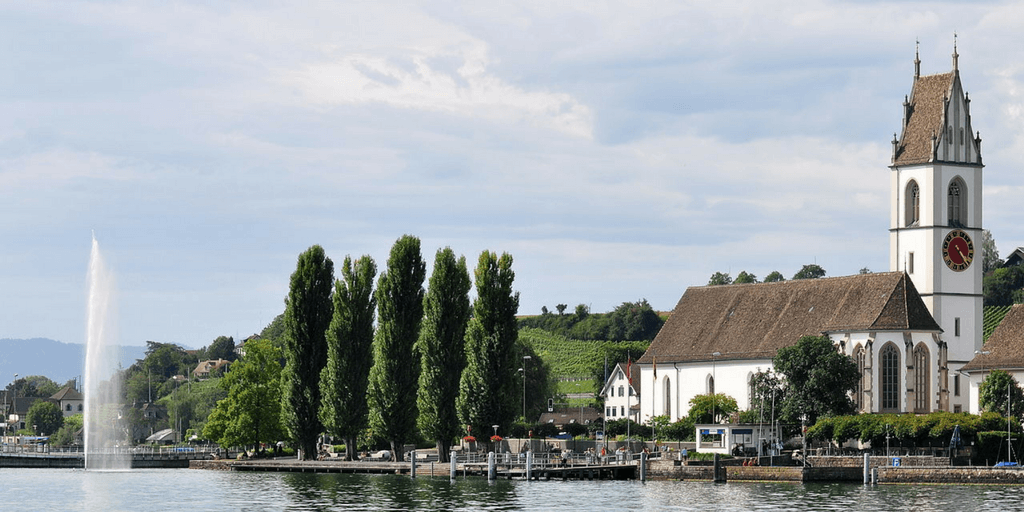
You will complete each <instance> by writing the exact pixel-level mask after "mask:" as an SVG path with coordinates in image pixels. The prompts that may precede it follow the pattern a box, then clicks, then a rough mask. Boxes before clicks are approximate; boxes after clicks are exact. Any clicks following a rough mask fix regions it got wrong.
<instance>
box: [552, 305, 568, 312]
mask: <svg viewBox="0 0 1024 512" xmlns="http://www.w3.org/2000/svg"><path fill="white" fill-rule="evenodd" d="M567 307H569V306H567V305H565V304H558V305H556V306H555V309H557V310H558V314H559V315H561V314H564V313H565V308H567Z"/></svg>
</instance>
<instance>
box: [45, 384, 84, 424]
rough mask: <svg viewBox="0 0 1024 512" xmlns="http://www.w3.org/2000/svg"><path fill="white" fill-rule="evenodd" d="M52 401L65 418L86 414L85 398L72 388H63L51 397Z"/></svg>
mask: <svg viewBox="0 0 1024 512" xmlns="http://www.w3.org/2000/svg"><path fill="white" fill-rule="evenodd" d="M50 401H52V402H54V403H56V404H57V406H59V407H60V411H61V413H62V414H63V415H64V417H65V418H67V417H68V416H73V415H75V414H84V412H85V396H83V395H82V394H81V393H79V392H78V390H77V389H75V388H73V387H71V386H64V387H63V388H61V390H60V391H58V392H56V393H54V394H53V396H51V397H50Z"/></svg>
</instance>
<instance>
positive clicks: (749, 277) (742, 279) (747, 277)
mask: <svg viewBox="0 0 1024 512" xmlns="http://www.w3.org/2000/svg"><path fill="white" fill-rule="evenodd" d="M756 282H757V276H755V275H754V274H749V273H747V271H746V270H742V271H740V274H739V275H738V276H736V280H735V281H733V284H748V283H756Z"/></svg>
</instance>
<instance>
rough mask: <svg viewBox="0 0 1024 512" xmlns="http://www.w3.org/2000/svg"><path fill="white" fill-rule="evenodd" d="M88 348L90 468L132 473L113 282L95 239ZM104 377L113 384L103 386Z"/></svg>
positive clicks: (87, 454) (87, 461)
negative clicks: (122, 404)
mask: <svg viewBox="0 0 1024 512" xmlns="http://www.w3.org/2000/svg"><path fill="white" fill-rule="evenodd" d="M87 280H88V286H89V292H88V299H87V307H88V310H87V312H86V343H85V382H84V395H85V418H84V420H85V421H84V424H85V433H84V438H85V468H86V469H96V470H127V469H130V468H131V455H130V453H129V452H128V444H127V442H126V441H127V437H126V436H125V435H124V434H123V428H122V427H121V423H122V422H121V421H120V418H119V416H120V414H119V411H120V395H121V392H120V391H121V386H120V382H119V377H120V376H119V374H118V372H117V364H118V360H119V357H118V356H119V354H118V351H119V346H118V344H117V336H116V333H115V329H116V325H117V323H116V320H115V317H116V315H115V313H114V310H115V308H114V300H113V298H114V279H113V275H112V274H111V273H110V270H109V269H108V268H107V266H106V264H105V263H104V260H103V256H102V254H101V253H100V246H99V242H97V241H96V235H95V234H93V237H92V251H91V253H90V254H89V272H88V279H87ZM104 377H107V378H109V380H107V381H104V380H103V379H104Z"/></svg>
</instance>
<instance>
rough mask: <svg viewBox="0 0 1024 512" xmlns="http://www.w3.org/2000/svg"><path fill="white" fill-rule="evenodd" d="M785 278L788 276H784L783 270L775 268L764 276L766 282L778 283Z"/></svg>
mask: <svg viewBox="0 0 1024 512" xmlns="http://www.w3.org/2000/svg"><path fill="white" fill-rule="evenodd" d="M785 280H786V278H785V277H783V276H782V272H779V271H778V270H773V271H772V272H771V273H770V274H768V275H766V276H764V282H766V283H778V282H780V281H785Z"/></svg>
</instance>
